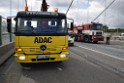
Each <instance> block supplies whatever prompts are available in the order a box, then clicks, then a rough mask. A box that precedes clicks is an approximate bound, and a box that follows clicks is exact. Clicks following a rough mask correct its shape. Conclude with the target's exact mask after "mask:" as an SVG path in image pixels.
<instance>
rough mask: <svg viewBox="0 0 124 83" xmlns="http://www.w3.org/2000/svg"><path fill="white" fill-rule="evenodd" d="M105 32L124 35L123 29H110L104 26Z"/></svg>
mask: <svg viewBox="0 0 124 83" xmlns="http://www.w3.org/2000/svg"><path fill="white" fill-rule="evenodd" d="M103 31H104V32H113V33H114V32H119V33H122V32H124V29H123V28H116V29H109V27H108V26H107V25H103Z"/></svg>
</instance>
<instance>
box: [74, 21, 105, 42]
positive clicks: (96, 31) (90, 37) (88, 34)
mask: <svg viewBox="0 0 124 83" xmlns="http://www.w3.org/2000/svg"><path fill="white" fill-rule="evenodd" d="M102 28H103V25H102V24H101V23H95V22H91V23H88V24H83V25H82V26H75V27H74V28H73V33H74V36H75V41H83V42H93V43H97V42H98V41H104V37H103V30H102Z"/></svg>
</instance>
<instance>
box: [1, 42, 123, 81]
mask: <svg viewBox="0 0 124 83" xmlns="http://www.w3.org/2000/svg"><path fill="white" fill-rule="evenodd" d="M69 50H70V55H69V57H70V59H69V60H68V61H65V62H62V63H42V64H31V65H30V67H22V66H20V64H18V63H16V62H14V59H13V57H11V58H10V59H9V60H8V61H7V62H6V63H5V64H3V65H2V66H1V67H0V83H124V76H123V75H124V74H123V72H124V71H123V70H124V55H123V54H124V51H123V50H124V47H123V46H122V45H118V44H116V45H115V43H114V44H112V45H105V44H103V43H99V44H89V43H82V42H75V46H71V47H69Z"/></svg>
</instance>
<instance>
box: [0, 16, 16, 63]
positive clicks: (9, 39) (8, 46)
mask: <svg viewBox="0 0 124 83" xmlns="http://www.w3.org/2000/svg"><path fill="white" fill-rule="evenodd" d="M13 30H14V27H13V26H12V31H13ZM13 53H14V34H11V33H8V32H7V19H6V18H4V17H2V16H0V65H1V64H2V63H3V62H4V61H6V60H7V59H8V58H9V57H10V56H11V55H12V54H13Z"/></svg>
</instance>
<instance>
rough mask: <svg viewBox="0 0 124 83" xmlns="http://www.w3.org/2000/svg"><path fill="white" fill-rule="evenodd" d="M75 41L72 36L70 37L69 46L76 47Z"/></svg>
mask: <svg viewBox="0 0 124 83" xmlns="http://www.w3.org/2000/svg"><path fill="white" fill-rule="evenodd" d="M74 40H75V38H74V37H73V36H72V35H70V34H69V35H68V45H69V46H74Z"/></svg>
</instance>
